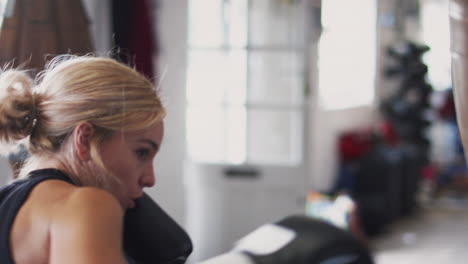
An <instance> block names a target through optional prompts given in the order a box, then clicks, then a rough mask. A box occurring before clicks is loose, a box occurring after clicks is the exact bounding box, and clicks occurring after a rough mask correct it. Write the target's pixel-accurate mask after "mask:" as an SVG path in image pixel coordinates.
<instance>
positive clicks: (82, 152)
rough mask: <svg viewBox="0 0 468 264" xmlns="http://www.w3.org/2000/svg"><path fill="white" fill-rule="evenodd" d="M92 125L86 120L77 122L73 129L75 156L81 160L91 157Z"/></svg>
mask: <svg viewBox="0 0 468 264" xmlns="http://www.w3.org/2000/svg"><path fill="white" fill-rule="evenodd" d="M93 136H94V127H93V125H91V124H90V123H88V122H82V123H79V124H78V125H77V126H76V127H75V129H74V131H73V146H74V149H75V152H76V153H75V154H76V156H77V157H78V158H79V159H80V160H83V161H86V160H89V159H90V158H91V141H92V138H93Z"/></svg>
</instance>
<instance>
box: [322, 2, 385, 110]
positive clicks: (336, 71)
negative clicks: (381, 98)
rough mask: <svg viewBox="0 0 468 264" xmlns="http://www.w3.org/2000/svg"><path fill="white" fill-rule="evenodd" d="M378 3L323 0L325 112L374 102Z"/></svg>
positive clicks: (323, 102) (323, 85)
mask: <svg viewBox="0 0 468 264" xmlns="http://www.w3.org/2000/svg"><path fill="white" fill-rule="evenodd" d="M376 10H377V7H376V1H375V0H360V1H359V4H356V2H355V1H349V0H326V1H322V24H323V28H324V30H323V34H322V37H321V39H320V43H319V62H318V65H319V102H320V106H321V108H322V109H324V110H338V109H343V108H351V107H357V106H362V105H370V104H372V103H373V100H374V81H375V66H376V64H375V61H376V58H375V54H376Z"/></svg>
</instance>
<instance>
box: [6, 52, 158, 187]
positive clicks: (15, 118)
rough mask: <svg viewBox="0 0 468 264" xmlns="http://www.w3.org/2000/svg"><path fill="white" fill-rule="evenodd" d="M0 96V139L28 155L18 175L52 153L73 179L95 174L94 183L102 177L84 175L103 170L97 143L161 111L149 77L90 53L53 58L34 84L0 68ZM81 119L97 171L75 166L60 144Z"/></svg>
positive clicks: (142, 124) (151, 121)
mask: <svg viewBox="0 0 468 264" xmlns="http://www.w3.org/2000/svg"><path fill="white" fill-rule="evenodd" d="M34 83H36V85H35V86H34ZM0 100H1V102H0V142H2V143H3V144H6V145H14V144H18V143H19V142H25V143H26V145H27V148H28V151H29V152H30V154H31V157H30V158H29V160H28V162H27V163H26V164H25V165H24V167H23V168H22V171H21V173H20V175H21V176H24V175H26V174H27V173H29V171H30V169H31V167H33V164H34V163H37V162H38V161H39V160H40V158H41V157H42V158H44V157H46V158H51V157H52V158H54V159H56V160H58V161H60V162H62V163H66V164H67V165H68V167H69V169H70V170H71V172H72V174H76V175H74V176H75V177H76V178H80V177H81V178H83V177H84V176H82V174H84V175H88V176H87V177H88V178H89V179H87V180H85V181H90V178H95V179H94V180H95V181H97V182H99V185H102V184H103V183H105V182H106V181H107V179H102V177H103V176H99V175H90V174H102V172H103V171H105V168H104V165H103V164H102V159H101V157H100V156H99V153H98V151H97V146H98V145H99V144H100V143H101V142H103V141H104V140H105V139H106V138H108V137H109V136H110V135H111V134H112V133H113V132H115V131H118V130H136V129H142V128H145V127H148V126H151V125H153V124H155V123H157V122H159V121H161V120H162V119H163V117H164V115H165V110H164V107H163V105H162V103H161V100H160V97H159V94H158V92H157V90H156V89H155V87H154V85H153V83H152V82H151V81H149V80H148V79H147V78H145V77H144V76H143V75H142V74H140V73H138V72H137V71H136V70H135V69H132V68H130V67H128V66H126V65H123V64H121V63H119V62H117V61H115V60H113V59H109V58H97V57H90V56H82V57H74V56H58V57H56V58H54V59H53V60H52V61H51V62H50V63H49V64H48V65H47V67H46V70H45V71H43V72H41V73H40V74H39V75H38V78H37V79H36V81H35V82H34V81H33V80H32V79H31V78H30V77H29V76H28V75H27V73H26V72H24V71H18V70H7V71H4V72H3V73H1V75H0ZM82 122H89V123H90V124H92V125H93V127H94V128H95V134H94V135H95V136H94V137H93V142H92V144H91V156H92V159H93V161H95V163H96V164H97V165H98V167H100V168H101V169H103V171H101V172H100V173H96V172H95V173H93V172H92V170H91V169H90V170H88V171H87V172H86V171H85V169H84V168H82V167H81V166H78V165H77V164H76V162H75V161H74V159H75V158H76V157H74V152H73V151H72V149H71V147H66V142H65V141H66V139H67V138H68V136H69V135H71V134H72V132H73V130H74V128H75V127H76V126H77V125H78V124H80V123H82ZM64 152H65V153H64ZM57 153H60V154H61V155H57ZM63 154H65V155H63ZM77 175H79V176H77ZM99 177H101V178H99ZM78 180H80V181H81V180H82V179H78ZM96 184H98V183H96Z"/></svg>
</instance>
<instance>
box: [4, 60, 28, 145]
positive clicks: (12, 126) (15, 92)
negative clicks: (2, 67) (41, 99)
mask: <svg viewBox="0 0 468 264" xmlns="http://www.w3.org/2000/svg"><path fill="white" fill-rule="evenodd" d="M32 87H33V80H32V78H31V77H30V76H29V75H28V74H27V73H26V72H25V71H20V70H14V69H10V70H6V71H3V72H0V143H1V144H2V145H3V146H2V147H5V145H16V143H17V141H19V140H22V139H24V138H26V137H28V136H29V135H31V133H32V130H33V127H34V122H35V119H36V113H35V102H34V97H33V93H32Z"/></svg>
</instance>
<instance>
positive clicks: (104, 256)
mask: <svg viewBox="0 0 468 264" xmlns="http://www.w3.org/2000/svg"><path fill="white" fill-rule="evenodd" d="M53 211H54V214H53V216H52V219H51V228H50V255H49V256H50V259H49V263H50V264H62V263H69V264H75V263H76V264H82V263H87V264H107V263H109V264H124V263H126V261H125V259H124V256H123V253H122V221H123V220H122V219H123V211H122V208H121V207H120V205H119V203H118V201H117V200H116V199H115V198H114V197H113V196H112V195H111V194H110V193H108V192H106V191H103V190H100V189H97V188H91V187H83V188H77V189H75V190H74V191H73V192H72V193H71V194H70V195H69V196H68V197H67V199H66V200H64V201H63V203H59V205H58V206H57V208H54V210H53Z"/></svg>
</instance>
